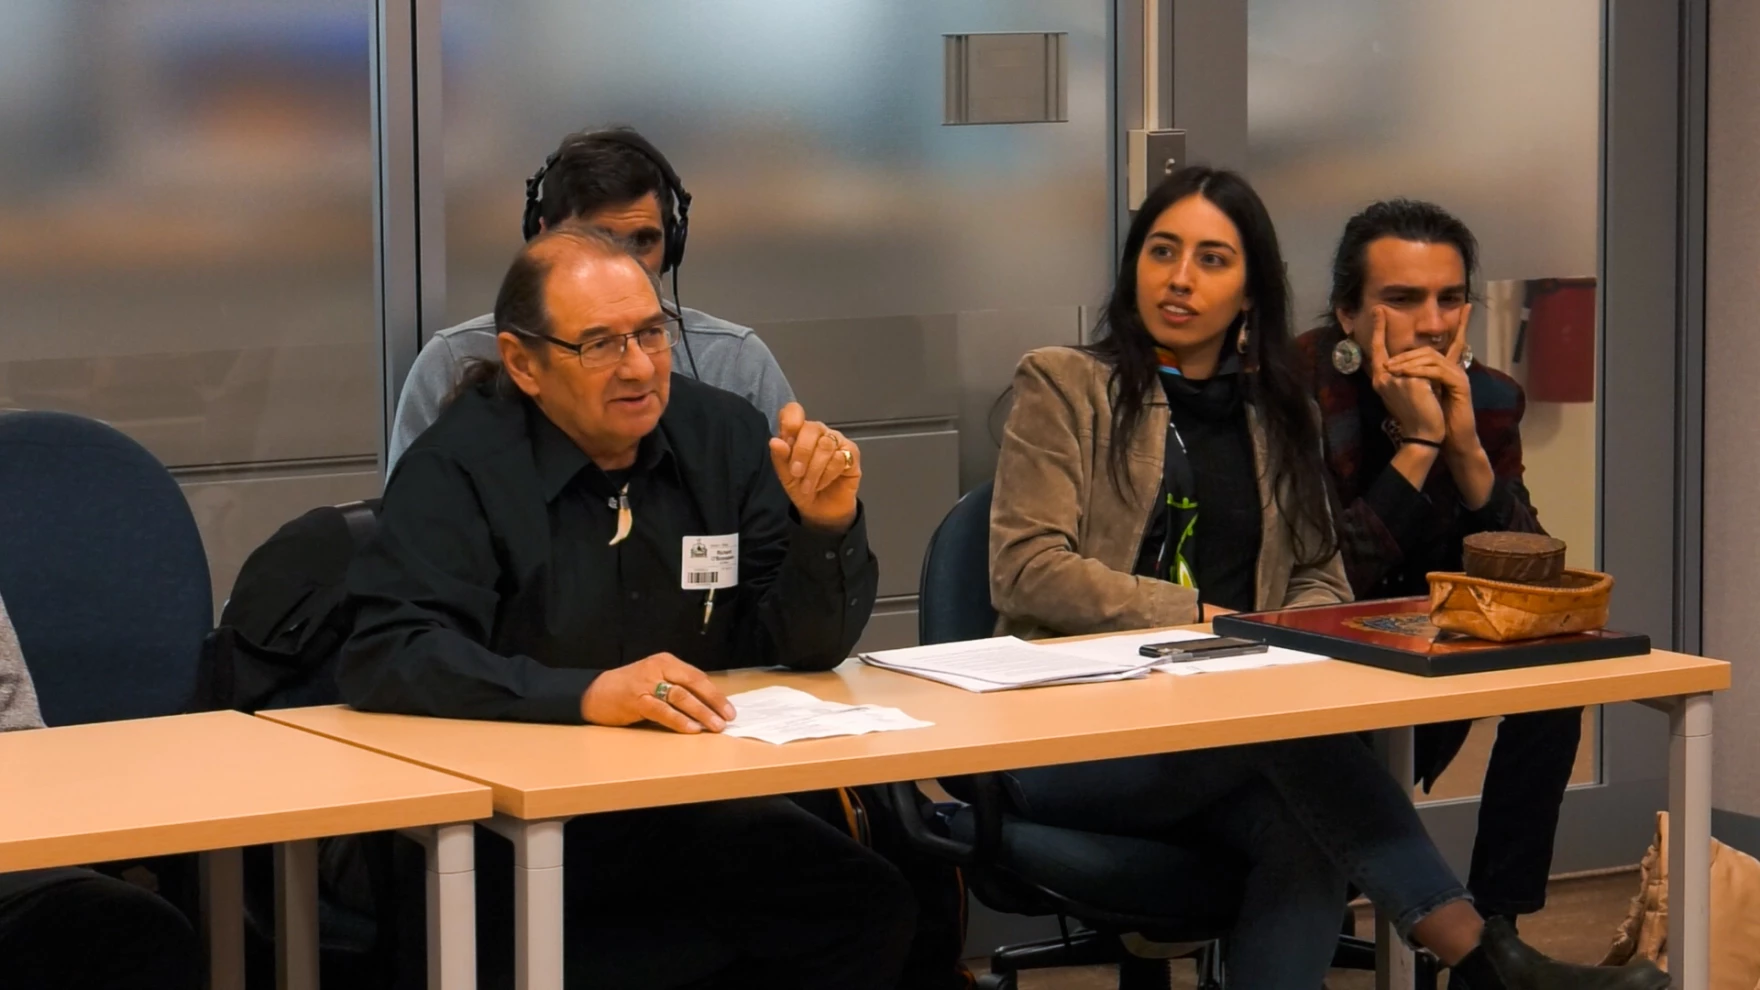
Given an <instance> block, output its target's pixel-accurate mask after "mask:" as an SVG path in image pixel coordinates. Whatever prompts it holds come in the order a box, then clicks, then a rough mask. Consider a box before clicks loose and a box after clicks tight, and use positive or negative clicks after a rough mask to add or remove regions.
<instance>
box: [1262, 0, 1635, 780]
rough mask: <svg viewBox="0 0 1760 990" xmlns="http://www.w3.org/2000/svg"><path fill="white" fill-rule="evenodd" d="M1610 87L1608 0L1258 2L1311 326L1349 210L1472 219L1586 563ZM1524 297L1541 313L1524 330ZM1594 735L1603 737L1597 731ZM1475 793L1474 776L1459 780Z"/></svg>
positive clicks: (1273, 189) (1569, 533) (1292, 248)
mask: <svg viewBox="0 0 1760 990" xmlns="http://www.w3.org/2000/svg"><path fill="white" fill-rule="evenodd" d="M1600 88H1601V4H1600V3H1599V2H1598V0H1476V2H1473V3H1409V2H1406V0H1329V2H1327V3H1324V4H1318V3H1311V2H1308V0H1250V4H1249V8H1248V90H1247V101H1248V146H1249V161H1250V171H1251V173H1252V177H1253V180H1254V182H1255V184H1256V186H1257V187H1258V189H1259V191H1260V192H1261V193H1262V194H1263V195H1264V197H1265V200H1266V202H1267V204H1268V206H1269V207H1270V210H1271V215H1272V217H1273V218H1274V219H1275V220H1276V222H1277V230H1278V234H1279V236H1280V237H1281V239H1282V243H1283V249H1284V256H1285V258H1286V260H1287V261H1288V264H1289V279H1290V283H1291V285H1292V286H1293V288H1294V290H1295V297H1296V312H1298V313H1299V314H1303V317H1304V319H1305V323H1304V326H1308V325H1314V324H1315V323H1317V322H1318V317H1319V316H1320V314H1322V313H1323V312H1324V311H1325V309H1326V297H1327V291H1328V287H1329V278H1330V264H1331V258H1332V252H1333V249H1334V247H1335V246H1336V244H1337V240H1338V236H1339V234H1340V232H1341V231H1342V230H1343V227H1344V222H1345V220H1346V219H1347V218H1349V217H1350V216H1351V214H1353V213H1355V212H1356V211H1357V210H1359V209H1361V208H1362V207H1363V206H1366V205H1367V204H1369V203H1370V202H1372V201H1374V200H1377V199H1383V198H1387V197H1392V196H1411V197H1417V198H1422V199H1429V200H1434V201H1435V202H1438V203H1440V204H1442V205H1443V206H1445V207H1447V208H1448V209H1449V210H1451V211H1453V212H1454V213H1455V214H1457V215H1458V216H1460V217H1461V218H1462V219H1464V220H1465V221H1466V222H1467V224H1468V226H1470V227H1471V228H1472V229H1473V232H1474V233H1475V234H1476V235H1477V237H1478V239H1479V244H1480V249H1481V252H1480V257H1481V269H1482V271H1481V283H1480V285H1479V286H1478V288H1479V289H1480V290H1481V292H1482V295H1483V298H1482V300H1481V301H1480V303H1479V305H1478V306H1476V308H1475V311H1474V316H1473V327H1472V331H1471V334H1470V340H1471V342H1472V345H1473V349H1474V351H1475V352H1476V353H1477V354H1478V355H1479V357H1480V359H1481V360H1484V361H1485V362H1486V363H1487V364H1489V365H1491V366H1492V367H1496V368H1498V369H1500V370H1503V371H1506V372H1509V373H1510V374H1512V375H1514V376H1515V377H1516V379H1517V380H1518V381H1521V382H1522V383H1523V384H1524V385H1525V386H1526V388H1527V390H1528V407H1527V415H1526V417H1525V418H1524V420H1523V422H1522V440H1523V447H1524V450H1523V455H1524V462H1525V465H1526V469H1527V475H1526V477H1527V484H1528V488H1529V490H1530V492H1531V494H1532V496H1533V501H1534V505H1535V507H1536V508H1537V509H1538V510H1539V513H1540V520H1541V523H1542V524H1543V525H1545V526H1546V528H1547V529H1548V530H1549V531H1550V532H1551V533H1552V534H1553V535H1555V536H1558V537H1560V538H1561V539H1563V540H1565V542H1566V543H1567V544H1568V545H1569V551H1568V559H1569V562H1570V564H1571V566H1575V567H1594V566H1595V564H1596V560H1597V548H1596V545H1595V534H1596V523H1595V514H1596V477H1597V463H1596V453H1597V451H1596V435H1595V430H1596V422H1597V416H1596V406H1595V395H1594V390H1593V384H1594V380H1593V379H1594V369H1595V351H1596V348H1597V346H1598V343H1597V336H1598V334H1597V333H1596V328H1595V327H1594V291H1595V290H1594V286H1593V277H1594V275H1595V271H1596V251H1597V223H1598V216H1599V212H1598V210H1599V207H1598V195H1597V190H1598V188H1599V180H1600V173H1599V154H1600V131H1599V127H1600V95H1601V93H1600ZM1553 280H1571V281H1564V282H1559V281H1553ZM1581 280H1587V282H1586V283H1585V282H1584V281H1581ZM1524 306H1526V307H1528V308H1529V309H1530V310H1531V311H1532V313H1533V314H1534V317H1535V318H1534V319H1533V320H1531V321H1529V323H1528V325H1527V327H1526V333H1525V334H1524V333H1523V326H1524V321H1523V311H1524ZM1298 329H1300V328H1298ZM1518 338H1521V341H1520V343H1519V344H1518ZM1518 356H1519V357H1520V358H1521V360H1517V358H1518ZM1591 724H1593V723H1591ZM1489 744H1490V735H1489V727H1488V726H1487V727H1482V728H1481V729H1480V731H1479V733H1478V734H1477V735H1475V737H1474V741H1473V742H1472V743H1470V744H1469V749H1468V755H1467V756H1466V757H1463V770H1465V771H1466V773H1467V775H1468V776H1471V775H1472V774H1473V773H1475V772H1479V771H1471V770H1467V768H1468V767H1471V766H1472V765H1473V764H1475V763H1477V764H1478V765H1479V766H1481V767H1482V764H1483V753H1484V752H1485V751H1486V750H1488V748H1489ZM1584 745H1585V751H1586V753H1593V752H1594V751H1595V749H1594V745H1593V733H1590V734H1588V735H1587V738H1586V741H1585V744H1584ZM1592 774H1593V761H1591V760H1588V759H1587V758H1585V759H1584V760H1580V761H1579V778H1580V779H1581V778H1585V775H1588V776H1590V777H1592ZM1476 790H1477V786H1476V783H1466V784H1463V783H1462V782H1461V779H1460V777H1459V776H1458V775H1457V777H1456V779H1455V780H1454V781H1451V782H1450V793H1460V792H1463V791H1465V792H1469V793H1470V792H1476Z"/></svg>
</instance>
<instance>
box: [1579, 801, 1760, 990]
mask: <svg viewBox="0 0 1760 990" xmlns="http://www.w3.org/2000/svg"><path fill="white" fill-rule="evenodd" d="M1638 875H1639V881H1638V896H1636V897H1634V898H1632V906H1631V910H1630V911H1628V912H1627V914H1626V920H1625V921H1623V922H1621V923H1620V926H1619V929H1618V930H1617V931H1616V932H1614V936H1613V948H1611V949H1609V950H1608V951H1607V958H1606V959H1603V960H1602V965H1604V966H1623V965H1625V964H1626V963H1628V962H1630V961H1631V960H1632V959H1633V958H1638V959H1650V960H1653V961H1654V962H1655V963H1656V965H1658V966H1660V967H1662V968H1663V969H1667V968H1668V812H1666V811H1664V812H1659V813H1658V814H1657V815H1656V841H1655V842H1653V843H1651V845H1650V850H1649V851H1648V852H1646V853H1645V854H1644V861H1643V862H1642V863H1640V864H1639V866H1638ZM1711 990H1760V860H1756V859H1755V858H1754V857H1752V856H1750V855H1748V854H1747V853H1744V852H1742V851H1741V850H1739V849H1731V848H1730V847H1729V846H1726V845H1724V844H1723V843H1721V842H1718V841H1717V840H1716V839H1713V840H1711Z"/></svg>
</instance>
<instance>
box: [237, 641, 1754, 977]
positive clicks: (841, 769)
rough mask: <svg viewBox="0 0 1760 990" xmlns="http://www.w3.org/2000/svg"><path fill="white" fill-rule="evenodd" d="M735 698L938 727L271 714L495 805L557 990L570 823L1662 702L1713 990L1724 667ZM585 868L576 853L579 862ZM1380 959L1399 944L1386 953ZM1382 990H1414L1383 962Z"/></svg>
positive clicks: (843, 689)
mask: <svg viewBox="0 0 1760 990" xmlns="http://www.w3.org/2000/svg"><path fill="white" fill-rule="evenodd" d="M715 677H716V680H717V681H718V682H719V684H720V685H721V687H722V689H723V690H724V691H726V692H727V693H728V694H733V693H736V692H740V691H747V690H751V689H753V688H758V687H763V686H766V685H770V684H787V685H789V686H792V687H796V688H800V689H802V690H805V691H808V692H811V693H812V694H814V695H817V696H818V697H820V698H824V699H827V700H833V701H844V702H854V703H870V704H880V705H893V706H896V707H899V708H902V709H903V710H904V711H906V712H907V713H909V714H911V715H913V716H916V717H917V718H922V719H928V720H930V721H933V722H934V723H935V725H934V726H933V727H931V728H926V729H914V730H910V731H906V732H887V733H879V734H875V735H867V736H854V737H844V738H838V739H824V740H814V741H807V742H799V743H791V744H789V745H787V746H772V745H769V744H766V743H761V742H757V741H755V740H747V739H733V738H727V737H719V736H681V735H673V734H671V733H666V732H661V731H649V730H641V729H612V728H602V727H597V726H586V727H581V726H558V725H524V724H511V723H497V722H469V721H452V720H442V719H424V718H413V717H406V716H397V715H376V714H368V713H362V712H356V711H352V710H349V709H346V708H340V707H327V708H305V709H290V710H285V711H277V712H265V713H263V717H265V718H272V719H274V720H276V721H279V722H283V723H285V724H287V725H291V726H297V727H300V728H303V729H307V730H310V731H312V732H316V733H319V734H322V735H325V736H329V737H330V738H333V739H337V740H341V741H344V742H348V743H352V744H354V745H358V746H364V747H366V748H368V749H372V750H375V751H377V752H380V753H385V754H388V755H392V756H396V757H399V758H402V759H406V760H411V761H413V762H416V763H420V764H422V765H424V766H429V767H433V768H436V769H440V770H444V771H446V772H447V773H453V774H458V775H459V776H462V777H468V778H470V779H471V780H476V781H480V782H482V783H484V784H487V785H489V787H490V788H492V789H493V791H494V794H495V810H496V812H497V815H496V817H495V819H494V821H493V822H492V823H491V827H493V828H495V829H496V830H497V831H499V832H501V833H502V834H503V835H506V836H507V837H508V838H510V839H511V840H512V841H513V842H514V848H515V863H516V870H515V885H516V903H515V925H516V932H517V933H518V935H517V939H518V942H517V946H516V948H517V955H516V963H515V966H516V984H517V985H518V986H519V987H520V988H521V990H535V988H543V990H556V988H560V987H561V985H562V953H563V950H562V864H563V859H562V852H563V850H562V846H563V843H562V825H563V823H564V822H565V821H566V820H567V819H568V818H570V817H572V816H575V815H582V814H591V813H595V812H603V811H614V810H620V809H629V808H647V807H656V806H661V805H670V804H683V803H691V802H698V801H713V800H720V799H727V798H738V797H753V796H759V795H773V794H783V793H788V792H793V791H805V790H813V789H818V788H828V787H835V786H848V785H854V784H869V783H880V782H884V781H896V780H920V779H924V778H931V777H944V776H950V775H955V774H966V773H976V772H983V771H993V770H1002V769H1008V768H1016V767H1028V766H1039V765H1046V764H1056V763H1073V762H1078V761H1082V760H1096V759H1106V758H1111V757H1122V756H1139V755H1144V754H1149V753H1163V752H1173V751H1179V750H1191V749H1205V748H1210V747H1216V746H1229V745H1235V744H1241V743H1252V742H1263V741H1268V740H1276V739H1288V738H1298V737H1303V736H1319V735H1331V734H1337V733H1346V732H1363V731H1369V730H1388V729H1393V730H1405V731H1404V732H1400V733H1395V734H1394V739H1395V742H1396V745H1395V746H1394V747H1393V748H1394V749H1395V750H1396V751H1397V752H1400V753H1403V757H1401V758H1399V759H1396V760H1395V761H1394V763H1395V772H1402V769H1403V772H1404V773H1405V774H1406V777H1405V779H1408V780H1409V779H1410V770H1409V767H1410V731H1409V727H1410V726H1413V725H1417V724H1424V723H1430V722H1443V721H1451V720H1455V719H1472V718H1482V717H1487V716H1492V715H1501V714H1510V713H1516V712H1525V711H1543V710H1547V709H1552V708H1564V707H1573V706H1577V705H1596V704H1606V703H1611V702H1618V701H1634V700H1652V701H1654V702H1655V703H1656V704H1657V705H1658V706H1659V707H1664V708H1666V709H1667V710H1668V711H1669V712H1670V719H1671V726H1672V730H1673V747H1672V756H1673V762H1672V764H1671V782H1672V790H1671V795H1670V802H1669V804H1670V809H1671V811H1672V812H1673V815H1674V826H1673V828H1672V829H1671V836H1672V837H1673V839H1672V841H1673V843H1674V845H1673V846H1671V849H1670V856H1671V859H1670V862H1672V863H1684V864H1685V868H1684V869H1683V870H1680V871H1678V872H1677V871H1675V870H1673V869H1671V870H1670V872H1671V874H1672V875H1673V877H1674V878H1675V880H1676V884H1677V888H1676V890H1674V891H1671V894H1670V900H1671V902H1672V903H1673V904H1674V905H1676V906H1677V908H1676V911H1675V913H1673V914H1672V915H1671V924H1672V925H1674V926H1676V927H1677V929H1678V930H1671V932H1670V939H1671V943H1670V944H1671V945H1672V946H1675V947H1676V950H1675V951H1674V952H1671V959H1670V962H1671V963H1673V966H1672V968H1673V969H1674V970H1675V973H1676V980H1677V982H1678V983H1679V984H1680V985H1684V986H1688V987H1693V988H1702V987H1704V986H1705V972H1706V968H1705V967H1706V962H1707V957H1708V951H1709V950H1708V942H1707V936H1706V928H1705V923H1706V916H1707V912H1708V908H1709V901H1708V898H1707V891H1706V886H1707V885H1706V883H1705V882H1704V880H1703V878H1705V877H1706V876H1707V875H1708V871H1709V828H1710V732H1711V724H1710V719H1711V706H1710V700H1709V693H1710V692H1713V691H1718V690H1721V689H1723V688H1726V687H1728V686H1729V682H1730V671H1729V665H1728V664H1725V663H1723V662H1721V661H1716V660H1706V659H1701V658H1697V657H1689V656H1682V655H1678V654H1672V653H1660V652H1659V653H1652V654H1650V655H1649V656H1645V657H1632V658H1626V659H1618V660H1598V661H1592V662H1587V663H1575V664H1565V665H1560V666H1554V667H1541V668H1531V669H1527V670H1512V671H1500V672H1496V673H1489V674H1470V675H1463V676H1457V677H1448V678H1436V679H1425V678H1420V677H1412V676H1407V675H1403V674H1398V673H1393V672H1390V671H1385V670H1377V669H1374V668H1370V667H1363V666H1358V665H1355V664H1347V663H1341V662H1337V661H1327V662H1322V663H1314V664H1306V665H1301V666H1293V667H1280V668H1272V669H1265V670H1255V671H1241V672H1236V673H1229V674H1205V675H1198V676H1194V677H1169V676H1165V675H1156V676H1153V677H1150V678H1147V679H1144V680H1138V681H1124V682H1115V683H1109V684H1085V685H1074V686H1065V687H1058V688H1052V689H1038V690H1028V691H1004V692H998V693H994V694H972V693H968V692H965V691H961V690H958V689H955V688H950V687H945V686H943V685H939V684H935V683H932V682H929V681H925V680H920V679H917V678H912V677H907V676H904V675H901V674H895V673H891V672H888V671H882V670H878V669H875V668H872V667H867V666H864V665H862V664H860V663H856V662H849V663H845V664H844V665H843V666H842V667H839V668H838V669H837V670H835V671H832V672H829V673H822V674H797V673H786V672H763V671H732V672H728V673H725V674H718V675H715ZM577 853H578V851H577ZM1380 941H1381V942H1382V943H1383V944H1384V945H1391V944H1392V940H1390V939H1388V938H1385V937H1384V938H1382V939H1381V940H1380ZM1382 968H1383V978H1384V980H1386V981H1389V982H1390V983H1395V984H1397V983H1399V982H1400V981H1401V980H1402V979H1403V980H1404V981H1405V983H1406V984H1408V985H1409V982H1410V961H1409V957H1408V956H1407V955H1406V954H1404V953H1402V952H1397V951H1395V952H1391V953H1390V954H1389V957H1388V958H1387V960H1386V965H1384V966H1383V967H1382Z"/></svg>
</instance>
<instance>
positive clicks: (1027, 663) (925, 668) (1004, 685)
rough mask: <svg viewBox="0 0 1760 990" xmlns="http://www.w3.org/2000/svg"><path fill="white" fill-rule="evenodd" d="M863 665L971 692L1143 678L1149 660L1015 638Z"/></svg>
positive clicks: (885, 655) (883, 656) (910, 652)
mask: <svg viewBox="0 0 1760 990" xmlns="http://www.w3.org/2000/svg"><path fill="white" fill-rule="evenodd" d="M861 659H862V661H863V662H865V663H868V664H872V665H873V666H876V667H881V668H884V669H886V670H894V671H898V672H899V673H903V674H913V675H915V676H917V677H922V678H926V679H928V680H932V681H939V682H940V683H942V684H949V685H952V686H954V687H958V688H964V689H965V690H967V691H979V692H983V691H1006V690H1008V689H1010V688H1024V687H1049V686H1052V685H1055V684H1087V683H1092V682H1095V681H1118V680H1126V679H1130V678H1136V677H1143V676H1145V675H1146V673H1147V671H1148V668H1149V661H1148V660H1147V659H1145V658H1143V657H1137V656H1133V657H1129V658H1124V659H1120V658H1118V657H1117V656H1106V657H1095V656H1084V655H1082V654H1077V653H1069V652H1065V651H1064V650H1062V649H1061V648H1052V647H1046V646H1035V645H1034V644H1032V643H1028V642H1027V641H1025V640H1022V639H1018V638H1016V637H1014V636H998V637H996V638H994V639H977V640H969V641H966V642H959V643H941V644H937V645H934V646H913V647H910V648H908V649H902V650H883V651H880V652H876V653H864V654H862V655H861Z"/></svg>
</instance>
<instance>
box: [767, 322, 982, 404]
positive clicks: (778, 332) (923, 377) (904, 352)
mask: <svg viewBox="0 0 1760 990" xmlns="http://www.w3.org/2000/svg"><path fill="white" fill-rule="evenodd" d="M957 325H958V323H957V320H956V318H955V317H954V316H953V315H951V314H931V315H924V316H889V317H859V318H855V319H846V320H792V321H788V322H784V323H762V324H758V325H757V326H755V327H754V328H753V329H755V330H757V331H758V336H760V337H762V338H763V339H764V343H765V344H766V345H768V346H769V348H770V351H771V353H773V354H775V355H776V363H777V364H779V365H781V366H782V373H783V374H785V375H787V376H788V383H789V384H790V385H792V386H794V393H795V396H796V397H797V398H798V399H800V402H801V405H802V406H803V407H804V408H805V409H806V411H807V415H809V416H811V417H812V418H814V419H819V420H824V421H825V422H827V423H834V424H836V423H871V422H878V421H881V420H899V419H915V420H923V419H938V420H951V419H953V418H954V417H955V416H956V415H957V414H958V410H959V400H958V395H959V368H958V349H957V347H956V344H955V339H954V330H955V328H956V327H957Z"/></svg>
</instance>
